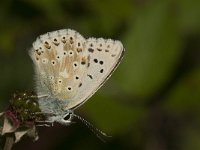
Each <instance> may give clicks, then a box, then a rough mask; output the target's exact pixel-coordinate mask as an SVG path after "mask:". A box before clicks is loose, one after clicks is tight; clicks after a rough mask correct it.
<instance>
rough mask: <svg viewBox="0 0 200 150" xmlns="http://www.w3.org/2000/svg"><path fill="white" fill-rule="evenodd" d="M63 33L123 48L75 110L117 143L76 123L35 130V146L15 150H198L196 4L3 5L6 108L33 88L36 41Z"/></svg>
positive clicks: (0, 42) (19, 0)
mask: <svg viewBox="0 0 200 150" xmlns="http://www.w3.org/2000/svg"><path fill="white" fill-rule="evenodd" d="M62 28H71V29H74V30H77V31H78V32H80V33H81V34H82V35H84V36H85V37H86V38H88V37H91V36H94V37H104V38H113V39H118V40H121V41H122V43H123V44H124V47H125V49H126V53H125V57H124V59H123V61H122V63H121V64H120V66H119V67H118V69H117V70H116V71H115V73H114V74H113V76H112V77H111V79H110V80H109V81H108V82H107V83H106V84H105V86H104V87H103V88H101V89H100V90H99V91H98V92H97V93H96V94H95V95H94V96H93V97H92V98H91V99H90V100H89V101H88V102H87V103H85V104H84V105H83V106H81V107H80V108H79V109H78V110H76V113H77V114H79V115H81V116H82V117H84V118H85V119H86V120H88V121H89V122H91V123H92V124H94V126H95V127H97V128H99V129H101V130H103V131H104V132H106V133H107V134H109V135H112V138H109V139H108V140H107V143H103V142H101V141H100V140H99V139H98V138H97V137H96V136H95V134H93V133H92V132H91V131H90V130H89V129H88V128H87V127H86V126H85V125H84V124H82V123H81V122H80V121H77V120H75V122H76V123H74V124H72V125H71V126H67V127H66V126H62V125H58V124H56V126H54V127H51V128H46V127H41V128H38V130H39V136H40V139H39V140H38V141H37V142H35V143H34V142H32V141H31V139H30V138H26V137H24V138H23V139H22V140H21V141H20V142H19V143H17V144H16V145H15V146H14V148H13V149H14V150H26V149H29V150H35V149H37V150H55V149H57V150H58V149H61V150H65V149H73V150H77V149H97V150H101V149H134V150H199V149H200V1H199V0H190V1H189V0H123V1H122V0H99V1H97V0H38V1H36V0H1V1H0V110H1V111H3V110H4V108H5V107H6V106H7V105H8V102H9V99H10V97H11V95H12V94H13V93H14V92H15V91H16V90H31V89H33V88H34V82H33V75H34V72H33V65H32V61H31V59H30V57H29V55H28V49H29V48H30V47H31V44H32V42H33V41H34V40H35V39H36V37H37V36H38V35H40V34H43V33H46V32H48V31H53V30H58V29H62Z"/></svg>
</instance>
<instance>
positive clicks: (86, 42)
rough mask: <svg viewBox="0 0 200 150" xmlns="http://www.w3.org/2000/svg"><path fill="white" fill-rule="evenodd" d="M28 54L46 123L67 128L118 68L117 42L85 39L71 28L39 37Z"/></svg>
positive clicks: (121, 49) (120, 49)
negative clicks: (31, 61) (83, 105)
mask: <svg viewBox="0 0 200 150" xmlns="http://www.w3.org/2000/svg"><path fill="white" fill-rule="evenodd" d="M29 54H30V56H31V58H32V60H33V63H34V68H35V81H36V92H37V95H38V98H39V99H38V103H39V107H40V109H41V111H42V113H44V114H46V115H47V121H48V122H51V123H53V122H58V123H61V124H64V125H67V124H69V123H70V122H71V117H72V116H74V113H73V111H74V110H75V109H76V108H78V107H79V106H81V105H82V104H83V103H85V102H86V101H87V100H88V99H89V98H90V97H91V96H92V95H93V94H94V93H95V92H96V91H97V90H98V89H99V88H100V87H101V86H102V85H103V84H104V83H105V81H106V80H107V79H108V78H109V77H110V76H111V74H112V73H113V71H114V70H115V69H116V67H117V66H118V65H119V63H120V61H121V59H122V57H123V54H124V47H123V45H122V43H121V42H120V41H117V40H112V39H103V38H87V39H85V38H84V37H83V36H82V35H81V34H79V33H78V32H76V31H75V30H71V29H62V30H57V31H52V32H48V33H46V34H43V35H40V36H39V37H38V38H37V39H36V41H35V42H34V43H33V46H32V48H31V49H30V51H29Z"/></svg>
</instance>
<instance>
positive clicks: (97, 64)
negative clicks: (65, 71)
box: [65, 38, 124, 109]
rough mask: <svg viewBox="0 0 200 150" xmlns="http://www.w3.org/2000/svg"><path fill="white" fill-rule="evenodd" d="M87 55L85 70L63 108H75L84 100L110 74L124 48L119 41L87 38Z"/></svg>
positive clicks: (118, 61)
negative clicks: (76, 88) (71, 96)
mask: <svg viewBox="0 0 200 150" xmlns="http://www.w3.org/2000/svg"><path fill="white" fill-rule="evenodd" d="M84 49H85V51H86V52H87V55H88V61H89V63H88V65H87V71H86V73H85V74H84V76H83V78H82V81H81V83H80V85H81V86H80V87H79V88H78V91H77V94H76V95H75V96H74V97H73V98H72V99H70V101H69V103H68V105H66V107H65V109H75V108H77V107H79V106H80V105H82V104H83V103H84V102H86V101H87V100H88V99H89V98H90V97H91V96H92V95H93V94H94V93H95V92H96V91H97V90H98V89H99V88H100V87H101V86H102V85H103V83H104V82H105V81H106V80H107V79H108V78H109V77H110V76H111V74H112V73H113V71H114V70H115V69H116V67H117V66H118V64H119V63H120V61H121V59H122V56H123V53H124V48H123V45H122V43H121V42H120V41H114V40H111V39H107V40H106V39H103V38H98V39H96V38H89V39H87V40H86V42H85V46H84Z"/></svg>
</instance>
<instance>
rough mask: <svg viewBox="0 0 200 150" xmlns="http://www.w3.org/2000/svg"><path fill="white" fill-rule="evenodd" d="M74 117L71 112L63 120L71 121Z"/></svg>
mask: <svg viewBox="0 0 200 150" xmlns="http://www.w3.org/2000/svg"><path fill="white" fill-rule="evenodd" d="M72 115H73V114H72V112H69V113H67V114H65V116H64V117H63V120H64V121H69V120H71V118H72Z"/></svg>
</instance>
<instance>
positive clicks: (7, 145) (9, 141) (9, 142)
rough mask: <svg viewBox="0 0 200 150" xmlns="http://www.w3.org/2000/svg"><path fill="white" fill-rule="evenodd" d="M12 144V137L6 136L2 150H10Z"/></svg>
mask: <svg viewBox="0 0 200 150" xmlns="http://www.w3.org/2000/svg"><path fill="white" fill-rule="evenodd" d="M13 144H14V137H13V136H7V137H6V142H5V145H4V148H3V150H11V149H12V146H13Z"/></svg>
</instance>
